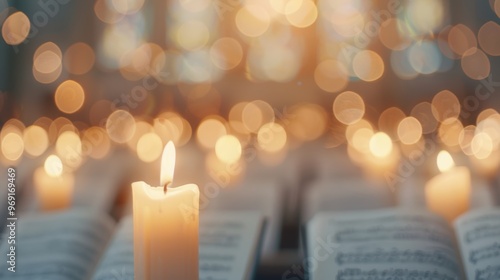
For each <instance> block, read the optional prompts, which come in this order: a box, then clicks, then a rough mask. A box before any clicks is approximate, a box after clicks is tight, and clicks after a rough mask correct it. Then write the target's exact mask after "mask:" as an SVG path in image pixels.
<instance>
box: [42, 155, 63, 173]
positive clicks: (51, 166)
mask: <svg viewBox="0 0 500 280" xmlns="http://www.w3.org/2000/svg"><path fill="white" fill-rule="evenodd" d="M43 167H44V169H45V172H47V174H48V175H49V176H51V177H59V176H61V174H62V173H63V164H62V161H61V159H60V158H59V157H58V156H56V155H50V156H49V157H48V158H47V159H46V160H45V163H44V165H43Z"/></svg>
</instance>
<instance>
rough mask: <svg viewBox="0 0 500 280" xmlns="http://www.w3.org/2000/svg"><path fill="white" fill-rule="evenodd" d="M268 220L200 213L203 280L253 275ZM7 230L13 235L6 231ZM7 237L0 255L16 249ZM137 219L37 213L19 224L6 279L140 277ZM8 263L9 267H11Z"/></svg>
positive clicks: (1, 268) (241, 279) (2, 271)
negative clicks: (137, 273)
mask: <svg viewBox="0 0 500 280" xmlns="http://www.w3.org/2000/svg"><path fill="white" fill-rule="evenodd" d="M263 227H264V219H263V216H262V215H261V214H260V213H255V212H235V213H215V212H214V213H211V214H204V215H202V216H201V217H200V239H199V240H200V262H199V264H200V280H201V279H220V280H245V279H251V277H252V274H253V271H254V267H255V265H256V264H257V262H258V256H259V248H260V245H261V242H262V237H263ZM5 234H7V233H5ZM5 234H4V236H3V238H2V242H1V246H0V253H1V254H2V255H3V256H6V255H7V254H8V252H9V250H10V246H11V245H9V244H7V242H5V240H6V238H7V235H5ZM132 234H133V228H132V217H126V218H123V219H122V220H121V221H120V222H119V226H118V227H117V228H116V230H115V226H114V222H113V221H112V220H111V219H110V218H108V216H107V215H105V214H102V213H99V212H93V211H88V210H87V211H82V210H71V211H66V212H52V213H48V214H33V215H27V216H24V217H21V218H19V221H18V224H17V236H16V244H15V246H16V250H15V254H16V255H15V264H14V265H15V273H13V272H11V271H9V270H8V269H7V268H8V267H10V264H8V263H6V262H1V263H0V279H17V280H28V279H29V280H42V279H43V280H47V279H50V280H85V279H99V280H104V279H106V280H122V279H131V280H132V279H134V255H133V235H132ZM6 266H7V267H6Z"/></svg>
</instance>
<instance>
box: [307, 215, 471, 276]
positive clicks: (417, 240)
mask: <svg viewBox="0 0 500 280" xmlns="http://www.w3.org/2000/svg"><path fill="white" fill-rule="evenodd" d="M306 235H307V236H306V238H307V239H306V240H307V241H306V242H307V243H306V247H307V259H306V263H305V264H306V271H307V272H309V275H310V276H311V279H313V280H324V279H338V280H363V279H415V280H417V279H426V280H434V279H435V280H437V279H450V280H451V279H457V280H458V279H462V278H461V272H460V271H461V266H460V263H459V261H458V255H457V253H456V250H455V246H454V243H453V233H452V232H451V230H450V228H449V227H448V226H447V224H446V223H445V222H444V220H442V219H441V218H439V217H437V216H435V215H434V214H431V213H429V212H426V211H411V210H406V209H384V210H374V211H363V212H344V213H339V212H337V213H334V212H323V213H320V214H318V215H316V216H315V217H314V218H313V219H312V220H311V222H310V223H309V224H308V225H307V229H306Z"/></svg>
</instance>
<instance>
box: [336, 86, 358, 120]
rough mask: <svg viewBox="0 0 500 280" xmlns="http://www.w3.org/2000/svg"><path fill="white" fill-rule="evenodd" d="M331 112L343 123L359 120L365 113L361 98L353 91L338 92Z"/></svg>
mask: <svg viewBox="0 0 500 280" xmlns="http://www.w3.org/2000/svg"><path fill="white" fill-rule="evenodd" d="M333 114H334V115H335V117H336V118H337V120H338V121H339V122H341V123H343V124H345V125H350V124H353V123H355V122H357V121H359V120H360V119H361V118H362V117H363V116H364V114H365V103H364V101H363V98H361V96H359V94H357V93H355V92H353V91H346V92H343V93H341V94H339V95H338V96H337V97H336V98H335V101H334V102H333Z"/></svg>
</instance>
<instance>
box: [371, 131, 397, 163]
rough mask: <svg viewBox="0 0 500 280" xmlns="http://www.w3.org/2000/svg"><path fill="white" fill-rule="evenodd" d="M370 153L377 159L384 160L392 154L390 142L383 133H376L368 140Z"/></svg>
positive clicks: (389, 138)
mask: <svg viewBox="0 0 500 280" xmlns="http://www.w3.org/2000/svg"><path fill="white" fill-rule="evenodd" d="M369 146H370V152H371V153H372V154H373V155H374V156H376V157H379V158H384V157H386V156H388V155H390V154H391V152H392V140H391V137H389V135H387V134H385V133H384V132H377V133H375V134H373V136H372V137H371V138H370V143H369Z"/></svg>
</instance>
